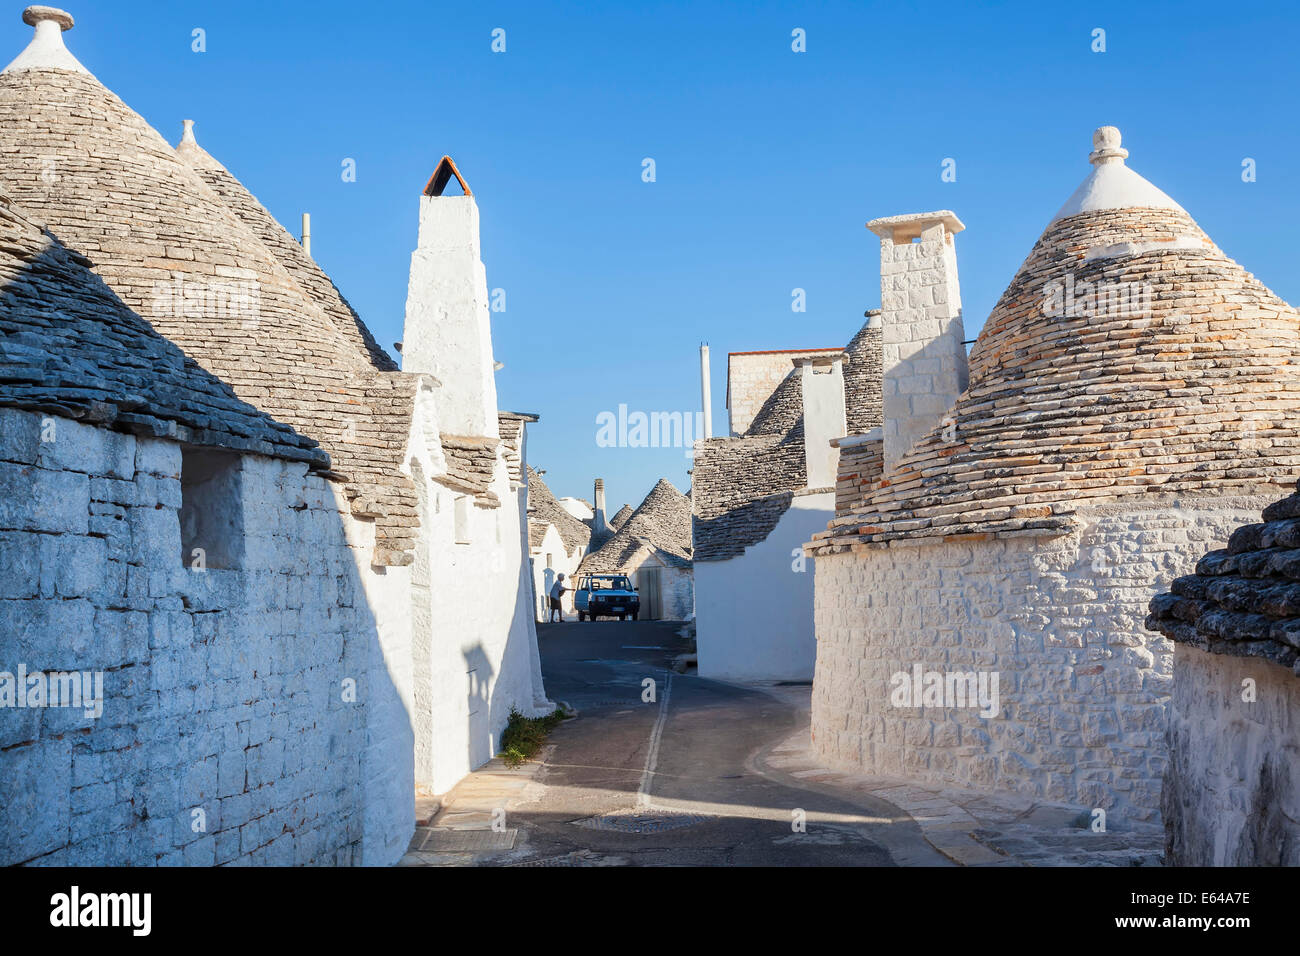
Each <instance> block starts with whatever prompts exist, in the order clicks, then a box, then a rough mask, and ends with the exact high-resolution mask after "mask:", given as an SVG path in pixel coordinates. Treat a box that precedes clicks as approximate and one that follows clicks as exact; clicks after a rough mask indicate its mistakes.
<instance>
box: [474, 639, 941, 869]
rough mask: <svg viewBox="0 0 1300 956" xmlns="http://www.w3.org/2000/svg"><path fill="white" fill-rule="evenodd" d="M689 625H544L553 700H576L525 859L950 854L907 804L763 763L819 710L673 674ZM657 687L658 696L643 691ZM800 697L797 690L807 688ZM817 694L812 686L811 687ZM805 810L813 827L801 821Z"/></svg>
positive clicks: (932, 857)
mask: <svg viewBox="0 0 1300 956" xmlns="http://www.w3.org/2000/svg"><path fill="white" fill-rule="evenodd" d="M679 627H680V625H675V624H668V623H660V622H648V621H641V622H618V621H601V622H597V623H594V624H593V623H583V624H578V623H571V624H556V625H543V626H539V628H538V636H539V641H540V645H541V654H542V669H543V672H544V675H545V678H546V689H547V693H548V695H549V696H550V697H551V698H552V699H554V700H564V701H567V702H568V703H569V704H571V705H572V706H573V707H575V708H577V710H578V711H579V717H578V718H577V719H575V720H570V721H567V722H566V723H565V724H563V725H562V726H560V727H559V728H558V729H557V730H556V731H555V732H554V733H553V734H552V736H551V743H552V745H553V749H552V751H551V753H550V755H549V757H548V759H547V761H546V765H545V766H544V767H543V768H542V769H541V771H540V773H539V774H538V776H537V778H536V780H537V782H536V784H535V785H533V787H532V794H533V796H535V797H536V799H530V800H529V801H527V802H523V803H521V804H519V805H516V806H515V807H514V808H513V809H512V811H511V820H510V825H511V826H512V827H517V828H518V829H519V834H520V837H521V839H520V841H519V843H518V844H517V845H516V847H515V850H514V851H513V852H512V853H510V854H509V855H508V858H506V859H500V860H499V861H498V862H499V863H506V864H508V865H519V864H520V863H535V864H538V865H543V864H549V865H622V864H632V865H683V864H684V865H740V866H747V865H779V866H818V865H838V866H893V865H900V864H905V865H918V864H934V865H942V864H944V863H946V862H947V861H946V860H945V858H944V857H942V856H941V855H940V854H938V853H937V852H936V851H935V850H934V849H933V848H932V847H931V846H930V845H929V844H928V843H926V842H925V840H924V839H923V837H922V836H921V834H920V830H919V828H918V827H917V826H916V824H915V823H914V822H913V821H912V820H911V818H910V817H908V816H907V815H906V814H903V813H902V812H901V811H899V810H898V809H897V808H895V807H893V806H892V805H890V804H888V803H885V802H883V801H881V800H878V799H874V798H871V797H869V796H866V795H863V796H861V797H854V798H852V800H851V802H850V800H849V799H848V798H846V797H845V796H843V795H842V794H838V793H828V792H823V791H819V790H818V789H817V787H816V785H813V784H805V783H801V782H800V781H799V780H796V779H794V778H793V777H789V776H786V775H784V774H782V773H780V772H778V771H775V770H772V769H770V768H766V767H764V766H763V754H764V752H765V751H766V750H769V749H771V748H772V747H774V746H776V745H777V744H778V742H780V741H782V740H784V739H786V738H788V737H789V736H790V734H791V732H792V731H794V730H795V729H797V728H798V727H799V726H800V723H801V722H803V723H804V724H806V721H807V716H806V713H805V712H803V711H802V710H801V709H800V708H799V707H798V706H795V705H793V704H791V703H790V702H788V701H786V700H782V699H781V694H782V689H781V688H779V687H775V688H756V687H741V686H735V685H730V684H724V683H719V682H716V681H708V680H702V679H700V678H699V677H696V676H695V675H694V671H693V670H692V672H691V673H690V674H687V675H683V674H674V673H672V672H671V671H670V669H669V665H670V662H671V660H672V658H673V657H674V656H675V655H677V654H679V653H681V652H682V651H683V650H684V649H685V647H686V642H685V641H684V640H683V639H682V638H681V637H679V636H678V634H677V631H678V629H679ZM647 678H649V679H651V680H653V681H654V682H655V700H654V702H645V701H643V700H642V695H643V693H644V684H643V682H644V681H645V680H646V679H647ZM796 693H797V689H796ZM805 693H806V691H805ZM799 817H802V818H803V820H804V821H805V828H806V829H805V830H804V831H803V832H800V831H798V830H797V829H796V828H795V826H794V823H795V821H796V819H798V818H799Z"/></svg>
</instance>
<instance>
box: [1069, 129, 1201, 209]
mask: <svg viewBox="0 0 1300 956" xmlns="http://www.w3.org/2000/svg"><path fill="white" fill-rule="evenodd" d="M1127 158H1128V150H1127V149H1124V148H1123V147H1122V146H1120V132H1119V130H1118V129H1116V128H1115V127H1114V126H1102V127H1099V128H1098V129H1097V130H1096V131H1095V132H1093V134H1092V152H1091V153H1090V154H1089V155H1088V162H1090V163H1092V165H1093V169H1092V172H1091V173H1089V174H1088V178H1087V179H1085V180H1084V181H1083V182H1082V184H1080V186H1079V188H1078V189H1076V190H1075V191H1074V195H1072V196H1071V197H1070V198H1069V199H1068V200H1066V203H1065V205H1064V206H1062V207H1061V208H1060V210H1059V211H1058V212H1057V213H1056V215H1055V216H1053V217H1052V222H1056V221H1057V220H1058V219H1064V218H1065V217H1066V216H1074V215H1078V214H1079V213H1082V212H1097V211H1099V210H1102V209H1177V210H1178V211H1179V212H1186V210H1184V209H1183V207H1182V206H1180V205H1178V203H1176V202H1174V201H1173V200H1172V199H1170V198H1169V196H1167V195H1166V194H1165V193H1164V192H1163V191H1162V190H1160V189H1158V188H1156V187H1155V186H1153V185H1152V184H1151V183H1149V182H1148V181H1147V180H1145V179H1143V178H1142V177H1141V176H1139V175H1138V174H1137V173H1135V172H1133V170H1131V169H1129V168H1128V166H1126V165H1125V163H1124V160H1125V159H1127Z"/></svg>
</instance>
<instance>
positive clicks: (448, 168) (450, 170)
mask: <svg viewBox="0 0 1300 956" xmlns="http://www.w3.org/2000/svg"><path fill="white" fill-rule="evenodd" d="M453 176H455V177H456V182H458V183H460V188H461V191H462V192H464V193H465V195H466V196H473V195H474V193H472V192H471V191H470V188H469V183H467V182H465V177H464V176H462V175H461V174H460V170H459V169H457V168H456V164H455V163H454V162H452V159H451V157H450V156H444V157H442V159H441V160H439V162H438V168H437V169H435V170H434V171H433V175H432V176H430V177H429V183H428V185H426V186H425V187H424V194H425V195H426V196H441V195H442V191H443V190H444V189H446V188H447V184H448V183H449V182H451V177H453Z"/></svg>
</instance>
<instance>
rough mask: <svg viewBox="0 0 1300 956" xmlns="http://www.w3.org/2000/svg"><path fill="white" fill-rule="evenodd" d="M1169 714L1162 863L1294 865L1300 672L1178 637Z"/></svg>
mask: <svg viewBox="0 0 1300 956" xmlns="http://www.w3.org/2000/svg"><path fill="white" fill-rule="evenodd" d="M1248 681H1249V682H1250V683H1249V684H1248V683H1247V682H1248ZM1169 711H1170V713H1169V750H1170V760H1169V766H1168V769H1167V770H1166V771H1165V779H1164V792H1163V801H1162V810H1163V813H1164V818H1165V833H1166V836H1167V844H1168V851H1169V854H1168V855H1169V859H1168V860H1167V862H1168V863H1170V864H1173V865H1177V866H1300V735H1297V728H1300V678H1298V677H1297V676H1296V675H1295V673H1294V672H1293V671H1292V670H1291V669H1290V668H1287V667H1283V666H1281V665H1280V664H1275V663H1273V662H1272V661H1268V660H1262V659H1260V658H1255V657H1229V656H1226V655H1221V654H1210V653H1208V652H1206V651H1202V650H1199V649H1197V648H1194V647H1187V646H1185V645H1182V644H1178V645H1175V647H1174V681H1173V698H1172V700H1171V701H1170V706H1169Z"/></svg>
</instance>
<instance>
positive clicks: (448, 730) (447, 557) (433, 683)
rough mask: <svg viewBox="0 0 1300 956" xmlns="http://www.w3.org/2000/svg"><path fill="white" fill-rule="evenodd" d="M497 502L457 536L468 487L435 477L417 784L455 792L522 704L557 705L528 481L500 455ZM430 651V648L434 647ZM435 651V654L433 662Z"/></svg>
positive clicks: (530, 707)
mask: <svg viewBox="0 0 1300 956" xmlns="http://www.w3.org/2000/svg"><path fill="white" fill-rule="evenodd" d="M491 490H492V491H493V492H495V493H496V495H497V497H498V498H499V499H500V500H501V506H500V507H497V508H489V507H483V506H481V505H479V504H476V503H475V504H471V505H470V506H469V509H468V515H469V522H468V531H469V533H468V535H467V537H466V539H465V542H459V541H457V537H456V533H455V501H456V498H457V497H459V495H458V494H457V493H456V492H454V491H452V490H451V489H448V488H446V487H444V486H442V485H440V484H438V483H436V482H432V481H431V482H429V483H428V490H427V495H428V502H429V504H428V509H429V510H428V511H427V513H426V514H425V515H423V516H422V517H421V528H420V538H419V543H418V547H419V549H420V556H419V557H418V558H417V563H418V562H420V561H427V562H428V567H429V579H430V599H429V618H430V631H429V632H428V633H429V635H430V636H429V639H428V640H427V641H425V642H423V643H421V642H420V632H417V634H416V640H417V656H416V666H417V670H418V671H419V672H420V673H421V674H424V675H427V677H426V681H427V682H422V683H423V686H421V687H417V691H416V700H417V711H416V712H417V717H419V715H421V714H422V713H423V712H424V708H425V706H426V705H425V703H424V702H425V701H427V707H428V708H429V709H428V718H427V721H425V722H426V723H427V726H428V732H427V734H425V735H423V736H421V738H420V739H419V740H417V748H419V749H420V751H421V752H422V754H423V755H424V756H423V759H421V760H418V761H417V768H418V771H417V772H418V777H417V780H416V784H417V786H419V787H420V788H421V789H423V790H427V791H429V792H432V793H445V792H446V791H447V790H450V789H451V787H453V786H454V785H455V784H456V783H457V781H459V780H460V779H461V778H462V777H463V776H465V774H467V773H469V772H470V771H471V770H473V769H474V768H476V767H478V766H480V765H482V764H484V763H486V762H487V761H488V760H491V759H492V757H494V756H496V753H497V749H498V748H497V742H498V739H499V737H500V734H501V731H502V730H503V729H505V725H506V721H507V720H508V719H509V716H510V710H511V708H512V707H515V708H518V709H519V711H520V712H521V713H523V714H525V715H526V716H536V715H539V714H541V713H544V712H547V711H548V710H549V709H551V708H550V707H548V705H547V701H546V697H545V694H544V693H543V692H542V686H541V672H540V666H539V665H537V663H536V660H537V658H536V655H537V630H536V624H535V617H534V615H533V610H532V597H531V589H530V587H529V581H528V576H527V568H526V555H527V551H526V549H525V542H524V541H523V538H522V534H523V529H522V528H521V522H520V515H521V513H522V510H523V506H522V500H521V496H520V491H521V490H522V488H521V489H518V490H517V489H512V488H511V487H510V482H509V479H508V478H507V476H506V473H505V467H504V463H503V462H501V463H499V466H498V468H497V477H496V479H495V480H494V481H493V484H492V489H491ZM426 655H427V656H426ZM426 661H427V662H426Z"/></svg>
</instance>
